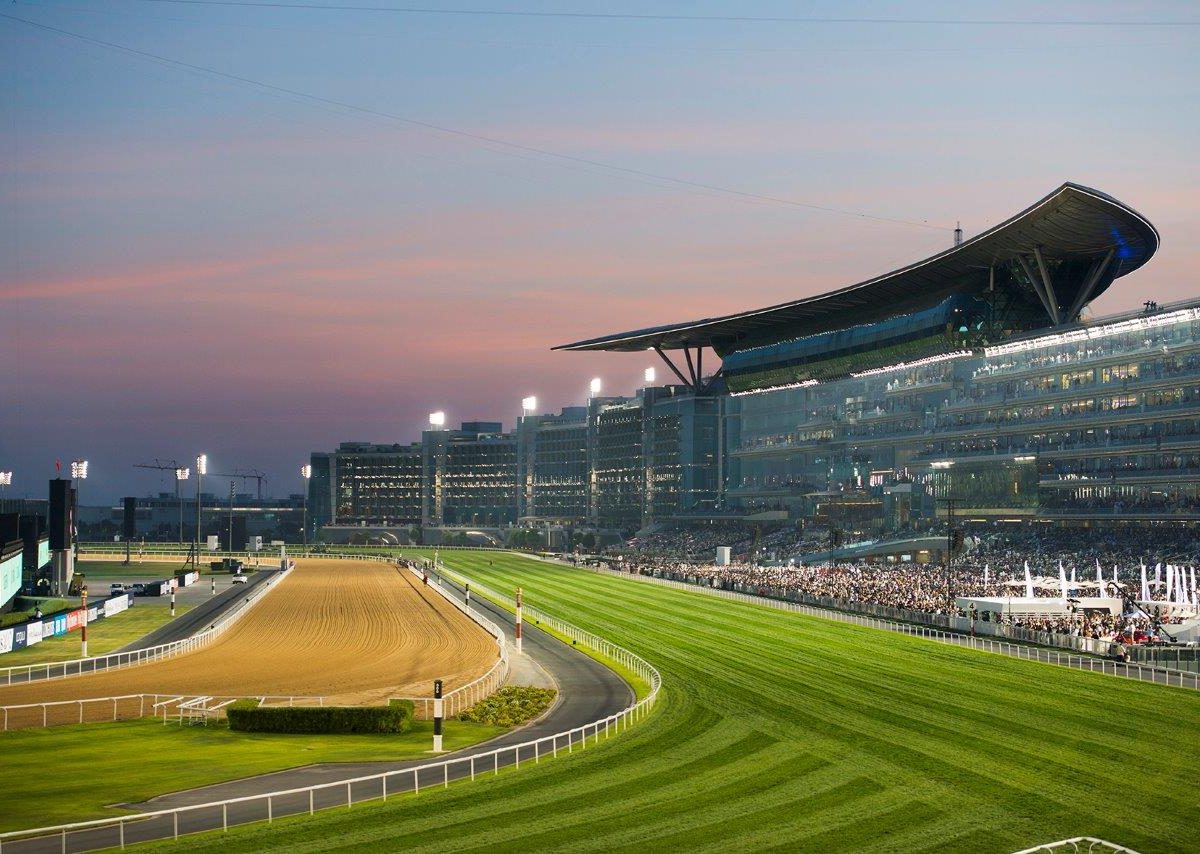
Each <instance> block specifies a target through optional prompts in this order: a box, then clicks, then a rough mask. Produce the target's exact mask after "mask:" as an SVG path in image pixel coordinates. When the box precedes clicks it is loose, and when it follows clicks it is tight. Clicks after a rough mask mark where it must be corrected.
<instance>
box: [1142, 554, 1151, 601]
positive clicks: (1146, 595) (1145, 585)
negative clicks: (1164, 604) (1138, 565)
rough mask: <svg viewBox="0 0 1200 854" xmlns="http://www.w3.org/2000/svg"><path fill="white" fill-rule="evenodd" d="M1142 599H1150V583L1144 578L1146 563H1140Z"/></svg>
mask: <svg viewBox="0 0 1200 854" xmlns="http://www.w3.org/2000/svg"><path fill="white" fill-rule="evenodd" d="M1142 601H1143V602H1149V601H1150V583H1149V582H1148V581H1147V580H1146V564H1144V563H1143V564H1142Z"/></svg>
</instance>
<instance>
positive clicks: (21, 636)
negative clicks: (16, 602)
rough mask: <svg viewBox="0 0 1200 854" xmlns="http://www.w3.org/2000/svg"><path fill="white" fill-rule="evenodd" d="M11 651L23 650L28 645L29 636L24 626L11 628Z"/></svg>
mask: <svg viewBox="0 0 1200 854" xmlns="http://www.w3.org/2000/svg"><path fill="white" fill-rule="evenodd" d="M12 633H13V646H12V648H13V649H24V648H25V647H26V646H28V645H29V634H28V629H27V627H26V626H13V630H12Z"/></svg>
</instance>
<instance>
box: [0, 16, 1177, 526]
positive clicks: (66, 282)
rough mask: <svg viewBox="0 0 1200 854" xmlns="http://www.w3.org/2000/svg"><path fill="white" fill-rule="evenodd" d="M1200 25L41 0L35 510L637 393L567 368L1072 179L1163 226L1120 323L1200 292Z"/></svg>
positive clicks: (281, 491)
mask: <svg viewBox="0 0 1200 854" xmlns="http://www.w3.org/2000/svg"><path fill="white" fill-rule="evenodd" d="M835 7H836V10H837V11H838V14H839V15H842V16H844V17H847V18H853V17H863V18H869V17H872V7H871V6H870V5H869V4H855V5H854V6H852V7H846V6H844V5H842V4H826V5H825V6H818V7H814V8H815V11H814V12H813V15H814V17H817V16H819V13H820V12H822V11H824V12H828V13H829V14H831V15H832V14H833V11H834V10H835ZM648 9H649V10H652V11H653V10H654V9H657V10H658V11H664V12H670V11H672V8H671V7H670V4H658V5H657V6H656V7H645V8H642V7H639V8H638V9H636V10H633V11H638V12H643V11H647V10H648ZM1092 9H1093V7H1092V6H1090V5H1088V6H1085V5H1083V4H1071V5H1069V6H1068V7H1066V8H1065V9H1064V10H1059V11H1060V14H1059V15H1056V16H1055V19H1056V20H1060V21H1061V20H1063V19H1070V18H1072V17H1073V16H1076V17H1078V19H1079V20H1080V21H1081V22H1082V21H1084V20H1085V19H1086V18H1087V16H1088V15H1089V14H1092ZM692 11H694V12H695V14H697V15H702V14H706V13H708V14H713V15H721V14H727V12H728V10H722V9H721V8H720V7H719V6H717V5H716V4H704V5H703V6H702V7H696V8H695V9H694V10H692ZM1188 11H1189V7H1188V6H1186V5H1184V4H1175V5H1169V6H1166V7H1160V8H1159V11H1158V12H1156V14H1157V15H1159V16H1160V17H1161V18H1163V19H1164V20H1165V19H1172V20H1175V19H1179V18H1181V17H1183V16H1185V15H1186V13H1187V12H1188ZM755 12H756V14H757V13H761V14H762V16H763V17H769V16H771V15H782V16H786V15H789V14H792V11H791V10H790V7H788V6H787V4H771V3H767V4H760V6H758V7H757V8H756V10H755ZM970 12H971V15H970V16H968V17H974V18H979V19H999V18H1013V19H1029V20H1034V19H1037V18H1039V17H1040V16H1041V11H1040V7H1038V6H1036V5H1035V4H1022V5H1020V6H1019V7H1013V6H1011V5H1010V4H988V5H987V7H986V8H983V7H973V8H972V9H971V10H970ZM906 14H908V15H911V16H912V17H913V18H922V17H926V18H930V19H948V18H957V17H961V13H960V12H959V11H958V10H957V8H956V7H952V6H949V5H942V4H935V3H925V4H921V5H920V8H916V7H914V8H911V9H908V10H906ZM1115 15H1116V13H1115V12H1114V13H1113V16H1115ZM1104 17H1109V16H1104ZM18 19H23V20H18ZM29 22H32V24H31V23H29ZM34 24H36V25H41V26H35V25H34ZM45 27H50V28H53V29H45ZM64 33H65V34H64ZM1196 33H1197V29H1196V28H1195V27H1182V28H1181V27H1175V28H1171V27H1157V28H1156V27H1153V26H1139V27H1137V28H1133V27H1130V28H1120V27H1116V26H1102V27H1097V26H1071V25H1069V24H1060V25H1054V26H1036V25H1026V26H1016V25H1012V26H1004V25H999V26H997V25H982V24H981V25H978V26H970V25H954V24H946V23H941V24H936V23H935V24H929V25H927V26H901V25H892V26H889V25H886V24H879V23H874V24H862V25H855V24H847V23H841V24H837V23H795V24H775V25H768V24H765V23H761V22H760V23H755V22H753V21H743V22H740V23H739V22H734V21H729V20H726V21H699V20H690V21H689V20H681V21H670V20H663V21H649V20H646V21H638V20H624V19H614V20H604V19H570V18H565V19H560V18H545V19H539V18H536V17H525V18H495V17H487V16H476V17H472V16H446V15H434V14H427V15H420V14H413V15H403V14H376V15H367V14H366V13H364V12H358V13H351V12H344V11H342V12H339V11H336V10H329V9H325V10H320V11H314V10H303V9H295V8H292V9H288V8H279V9H262V8H257V9H256V8H250V7H246V8H238V7H236V6H235V7H228V8H224V7H218V6H188V5H184V4H158V3H138V2H122V3H118V4H108V5H106V6H105V7H104V8H102V9H98V8H94V7H90V6H87V5H86V4H70V3H66V4H45V5H43V4H38V3H21V4H16V5H15V6H13V7H10V8H9V9H7V10H5V15H4V17H2V18H0V40H2V41H0V52H2V53H3V57H4V58H3V59H0V63H2V67H3V68H4V71H5V73H6V77H7V79H8V80H9V81H10V86H8V87H6V89H5V93H4V95H3V109H4V112H5V113H6V115H7V116H9V121H8V122H6V123H5V127H4V130H3V133H4V138H5V141H6V143H7V146H6V148H7V150H8V152H9V156H8V157H7V158H5V163H4V165H3V167H0V168H2V170H3V173H2V174H3V177H2V179H0V181H2V183H0V198H2V199H3V209H4V211H5V221H4V230H5V232H6V235H7V239H6V246H7V251H6V252H5V253H4V260H3V261H2V262H0V281H2V282H3V284H2V285H0V306H2V307H0V317H2V318H3V321H2V326H0V334H2V335H3V337H4V340H5V342H6V353H7V354H8V360H7V361H8V362H9V364H10V366H11V367H10V370H8V371H6V372H5V378H4V381H3V383H0V393H2V394H3V397H4V400H5V402H6V405H5V407H4V413H3V416H0V469H3V470H11V471H13V473H14V476H13V484H12V486H11V487H10V488H9V489H8V491H7V496H6V497H8V498H19V497H28V498H44V497H45V494H46V480H48V479H49V478H53V477H54V476H55V470H54V463H55V460H56V459H57V460H62V461H63V462H64V464H65V463H67V462H69V461H70V460H71V459H74V458H77V457H78V458H86V459H88V460H89V461H90V463H91V473H90V475H89V480H88V482H87V484H86V486H85V489H84V494H83V501H84V503H85V504H90V503H93V502H113V501H116V500H117V499H118V498H119V497H120V496H122V495H145V494H149V493H156V492H160V491H173V489H174V484H173V482H172V480H171V478H169V477H167V476H166V475H168V474H169V472H167V473H161V474H160V473H158V472H153V471H149V470H146V469H137V468H134V465H135V464H139V463H147V462H150V461H151V460H153V459H155V458H157V459H176V460H178V461H179V462H180V463H181V464H183V465H191V462H192V460H193V459H194V457H195V455H196V454H199V453H206V454H208V457H209V460H210V466H211V467H212V468H213V470H216V471H233V470H234V469H237V468H241V469H246V468H256V469H259V470H262V471H265V472H267V475H268V479H267V482H266V486H265V491H266V492H267V493H269V494H272V495H287V494H292V493H297V492H299V491H300V490H301V487H302V482H301V478H300V474H299V468H300V466H301V465H303V464H305V463H306V462H307V461H308V458H309V454H310V452H312V451H320V450H332V449H334V448H335V447H336V446H337V445H338V444H339V443H341V442H345V441H366V442H380V443H407V442H411V441H414V440H417V439H419V437H420V432H421V430H422V429H423V428H424V427H425V425H426V423H427V417H428V413H430V412H432V411H444V412H445V413H446V418H447V423H448V424H450V425H451V426H456V425H457V424H458V423H460V422H464V421H481V420H486V421H496V420H499V421H502V422H503V424H504V425H505V427H506V428H510V427H511V426H512V425H513V423H514V421H515V420H516V417H517V416H518V415H520V414H521V400H522V399H523V398H525V397H528V396H531V395H535V396H536V397H537V398H538V403H539V407H538V408H539V410H541V411H542V412H557V411H558V410H559V409H561V408H562V407H564V406H571V405H578V404H581V403H583V402H585V401H586V398H587V394H588V382H589V380H590V379H591V378H592V377H600V378H602V380H603V382H604V392H605V393H606V394H608V393H611V394H619V395H628V394H632V393H633V392H634V390H635V389H637V388H638V387H640V385H641V382H642V372H643V370H644V369H645V368H648V367H655V368H656V369H657V371H658V379H659V381H660V382H663V381H665V380H666V378H667V373H668V372H667V370H666V369H665V367H664V366H663V365H662V364H661V363H660V362H659V361H658V359H657V358H656V357H655V355H654V354H653V352H648V353H635V354H624V353H621V354H617V353H563V352H551V349H550V348H551V347H553V346H555V345H560V344H565V343H569V342H572V341H578V340H582V339H587V338H593V337H597V336H600V335H605V334H608V333H615V332H619V331H622V330H627V329H636V328H642V327H648V326H654V325H659V324H666V323H672V322H678V321H684V320H693V319H698V318H704V317H714V316H718V315H723V314H727V313H732V312H737V311H742V310H748V309H755V308H759V307H763V306H768V305H772V304H776V303H780V302H785V301H788V300H793V299H799V298H803V297H806V296H813V295H817V294H820V293H823V292H826V291H829V290H832V289H836V288H840V287H844V286H846V285H850V284H853V283H856V282H860V281H863V280H866V279H870V278H872V277H874V276H877V275H880V274H882V273H885V272H888V271H890V270H893V269H896V268H899V267H902V266H904V265H906V264H909V263H912V262H915V261H918V260H920V259H923V258H925V257H928V256H930V255H933V254H935V253H937V252H940V251H942V250H944V249H946V248H949V246H950V245H951V243H952V240H953V229H954V227H955V225H956V223H959V222H961V223H962V227H963V228H964V231H965V234H966V237H967V238H968V239H969V238H970V237H971V236H973V235H975V234H978V233H979V232H981V231H983V230H985V229H987V228H990V227H991V226H993V225H996V224H998V223H1000V222H1002V221H1004V220H1005V219H1007V218H1008V217H1010V216H1012V215H1013V214H1015V213H1017V212H1019V211H1020V210H1023V209H1024V208H1026V207H1027V206H1028V205H1030V204H1032V203H1033V202H1034V201H1036V200H1037V199H1039V198H1041V197H1043V196H1044V195H1046V194H1047V193H1049V192H1051V191H1052V190H1053V189H1054V188H1056V187H1058V186H1059V185H1061V184H1062V183H1063V182H1065V181H1071V182H1076V183H1079V184H1083V185H1086V186H1089V187H1093V188H1095V189H1097V190H1100V191H1102V192H1104V193H1107V194H1110V195H1112V196H1114V197H1115V198H1117V199H1118V200H1120V201H1121V202H1122V203H1124V204H1126V205H1129V206H1130V207H1132V208H1134V209H1136V210H1137V211H1139V212H1140V213H1142V214H1143V215H1144V216H1146V217H1147V218H1148V219H1149V220H1150V221H1151V222H1153V223H1154V224H1155V226H1156V227H1157V229H1158V231H1159V233H1160V234H1161V236H1162V246H1161V248H1160V249H1159V251H1158V252H1157V254H1156V256H1155V257H1154V259H1153V260H1152V262H1151V263H1149V264H1148V265H1147V266H1146V267H1145V269H1143V270H1139V271H1138V272H1136V273H1134V274H1133V275H1131V276H1129V277H1127V278H1122V279H1118V280H1117V281H1116V282H1115V283H1114V284H1113V286H1112V287H1111V288H1110V289H1109V290H1108V292H1107V293H1105V294H1104V295H1103V296H1102V297H1100V298H1099V299H1097V300H1096V301H1095V302H1094V304H1093V305H1092V306H1091V312H1092V314H1093V315H1096V316H1100V315H1106V314H1112V313H1115V312H1121V311H1126V310H1130V309H1134V308H1137V307H1139V306H1141V305H1142V304H1143V303H1144V302H1145V301H1146V300H1156V301H1157V302H1159V303H1168V302H1171V301H1172V300H1176V299H1183V298H1186V297H1190V296H1194V295H1195V287H1194V284H1193V282H1192V280H1191V279H1190V278H1189V273H1190V272H1191V271H1193V270H1195V269H1196V266H1197V262H1198V261H1200V240H1197V237H1198V236H1200V216H1198V214H1197V211H1196V204H1195V199H1196V198H1197V189H1198V187H1197V184H1198V183H1200V182H1198V181H1197V177H1198V176H1197V170H1196V166H1195V162H1194V150H1193V149H1194V144H1193V143H1194V140H1195V139H1196V138H1197V130H1198V128H1197V122H1198V119H1197V116H1198V115H1200V111H1196V110H1194V109H1192V110H1189V109H1184V108H1182V107H1184V106H1185V105H1186V104H1187V103H1193V105H1194V102H1195V95H1194V91H1193V85H1194V81H1195V79H1196V72H1197V70H1198V69H1197V61H1196V59H1195V57H1196V53H1195V51H1194V47H1195V36H1196ZM80 36H81V37H83V38H82V39H81V38H79V37H80ZM102 43H107V44H102ZM131 51H135V52H136V51H140V52H141V53H135V52H131ZM317 57H319V61H318V60H317ZM197 68H203V69H211V70H212V71H215V72H219V73H216V74H214V73H211V72H204V71H199V70H196V69H197ZM235 77H236V78H240V79H241V80H242V82H239V81H238V80H235V79H233V78H235ZM245 81H250V82H245ZM282 90H288V91H287V92H285V91H282ZM1031 93H1036V98H1031ZM435 128H441V129H442V130H438V129H435ZM1189 140H1191V141H1193V142H1189ZM597 164H602V165H597ZM716 364H717V360H716V359H715V358H713V359H712V360H711V363H710V362H707V361H706V366H710V367H713V368H715V367H716ZM251 486H252V485H251ZM223 488H224V487H218V486H217V485H216V484H215V483H214V484H213V489H214V490H216V491H220V490H221V489H223ZM206 491H207V490H206Z"/></svg>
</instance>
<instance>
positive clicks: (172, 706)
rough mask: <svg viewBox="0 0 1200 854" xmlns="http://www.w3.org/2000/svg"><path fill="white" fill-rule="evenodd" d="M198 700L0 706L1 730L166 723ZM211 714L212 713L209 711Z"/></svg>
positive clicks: (274, 700) (154, 697) (152, 697)
mask: <svg viewBox="0 0 1200 854" xmlns="http://www.w3.org/2000/svg"><path fill="white" fill-rule="evenodd" d="M197 699H199V698H198V697H195V696H192V695H178V696H174V695H171V694H120V695H117V696H112V697H87V698H84V699H79V700H54V701H51V702H46V703H22V704H20V705H13V706H0V712H3V729H0V732H8V731H9V730H10V729H14V730H15V729H34V728H39V727H51V726H63V725H66V724H82V723H107V722H110V721H124V720H136V719H139V718H146V717H155V718H158V717H161V718H162V719H163V722H164V723H166V721H167V717H168V715H173V714H175V713H176V712H179V711H181V707H182V706H185V705H187V704H189V703H191V702H193V701H195V700H197ZM207 699H209V700H214V701H219V702H224V701H226V700H228V701H233V700H237V699H240V698H239V697H208V698H207ZM258 701H259V702H260V703H261V704H262V705H265V706H284V705H286V706H312V705H317V706H323V705H325V698H324V697H302V696H271V695H267V696H261V697H258ZM210 711H212V710H210Z"/></svg>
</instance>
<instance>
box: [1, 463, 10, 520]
mask: <svg viewBox="0 0 1200 854" xmlns="http://www.w3.org/2000/svg"><path fill="white" fill-rule="evenodd" d="M10 486H12V472H10V471H0V513H3V512H4V511H5V509H6V508H7V507H8V488H9V487H10Z"/></svg>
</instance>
